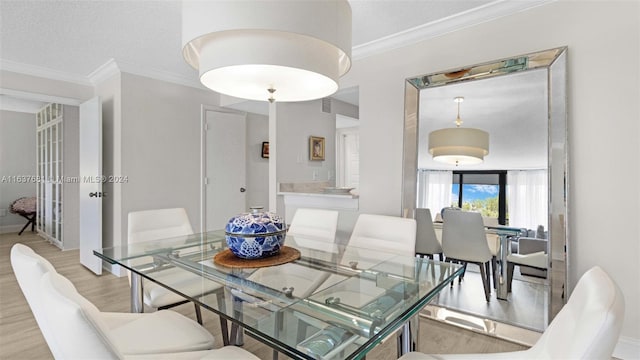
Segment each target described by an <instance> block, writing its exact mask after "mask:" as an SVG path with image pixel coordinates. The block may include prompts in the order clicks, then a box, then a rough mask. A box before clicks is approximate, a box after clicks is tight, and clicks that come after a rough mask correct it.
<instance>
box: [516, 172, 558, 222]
mask: <svg viewBox="0 0 640 360" xmlns="http://www.w3.org/2000/svg"><path fill="white" fill-rule="evenodd" d="M548 204H549V187H548V178H547V171H546V170H522V171H508V172H507V206H508V211H509V226H514V227H520V228H527V229H533V230H536V228H537V227H538V225H543V226H544V227H545V230H547V227H548V225H547V221H548V215H547V214H548V211H547V210H548Z"/></svg>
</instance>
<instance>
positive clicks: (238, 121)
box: [202, 108, 247, 231]
mask: <svg viewBox="0 0 640 360" xmlns="http://www.w3.org/2000/svg"><path fill="white" fill-rule="evenodd" d="M202 121H203V127H202V129H203V136H202V141H203V144H202V145H203V146H202V149H203V153H202V167H203V168H202V174H203V182H202V183H203V194H202V202H203V205H202V227H203V231H212V230H219V229H222V228H224V226H225V225H226V223H227V221H228V220H229V219H230V218H231V217H233V216H235V215H237V214H239V213H242V212H246V210H247V204H246V190H247V189H246V137H247V136H246V134H247V125H246V114H244V113H238V112H231V111H224V110H218V109H208V108H203V116H202Z"/></svg>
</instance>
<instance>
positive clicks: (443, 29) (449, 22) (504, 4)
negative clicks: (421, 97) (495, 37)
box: [352, 0, 557, 60]
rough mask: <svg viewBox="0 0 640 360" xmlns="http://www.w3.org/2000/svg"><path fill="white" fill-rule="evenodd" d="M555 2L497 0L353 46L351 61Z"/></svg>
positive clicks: (545, 0)
mask: <svg viewBox="0 0 640 360" xmlns="http://www.w3.org/2000/svg"><path fill="white" fill-rule="evenodd" d="M555 1H557V0H528V1H508V0H497V1H494V2H492V3H489V4H487V5H484V6H480V7H477V8H475V9H471V10H468V11H464V12H461V13H459V14H456V15H453V16H449V17H446V18H443V19H440V20H437V21H433V22H430V23H426V24H423V25H420V26H416V27H414V28H411V29H407V30H404V31H401V32H398V33H395V34H392V35H389V36H385V37H382V38H380V39H377V40H374V41H370V42H368V43H365V44H362V45H358V46H354V48H353V52H352V57H353V59H354V60H358V59H363V58H366V57H368V56H372V55H376V54H380V53H383V52H386V51H389V50H393V49H397V48H400V47H404V46H408V45H412V44H415V43H418V42H420V41H423V40H427V39H430V38H434V37H437V36H440V35H444V34H446V33H450V32H453V31H456V30H460V29H463V28H466V27H470V26H474V25H478V24H481V23H484V22H487V21H491V20H495V19H497V18H501V17H504V16H508V15H511V14H515V13H517V12H521V11H525V10H529V9H531V8H534V7H538V6H541V5H544V4H547V3H551V2H555Z"/></svg>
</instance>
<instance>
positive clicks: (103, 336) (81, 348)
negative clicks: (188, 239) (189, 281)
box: [39, 272, 258, 360]
mask: <svg viewBox="0 0 640 360" xmlns="http://www.w3.org/2000/svg"><path fill="white" fill-rule="evenodd" d="M39 286H40V287H41V288H42V295H43V296H44V297H45V298H46V300H47V301H46V302H45V303H44V308H45V311H44V315H45V317H46V321H47V323H48V324H50V326H51V327H52V329H51V330H52V331H53V332H52V337H53V338H54V340H55V343H56V352H55V353H54V357H55V358H56V359H231V358H233V359H251V360H255V359H258V358H257V357H255V356H254V355H253V354H251V353H249V352H247V351H246V350H243V349H240V348H236V347H223V349H222V350H208V351H203V350H194V351H188V350H187V351H180V350H178V349H169V346H168V345H169V344H170V343H173V342H175V341H176V339H182V338H185V337H188V336H189V335H190V334H189V332H188V331H185V330H188V329H185V328H181V329H178V328H177V327H178V326H179V324H177V323H168V324H162V327H167V326H169V327H173V329H174V330H175V334H173V335H174V336H176V338H171V337H168V336H159V335H160V334H159V331H162V329H160V326H161V324H153V323H149V324H147V326H134V327H133V328H132V329H131V330H135V332H131V334H130V336H131V335H134V334H136V333H137V334H138V336H137V340H143V341H145V342H148V343H156V344H158V345H157V346H159V347H164V350H172V351H163V352H155V353H146V352H144V351H142V349H141V344H140V343H139V342H136V339H132V338H125V337H124V336H123V335H124V334H122V333H114V332H113V331H112V330H111V328H110V326H109V323H108V321H105V319H104V317H103V316H102V314H103V313H101V312H100V311H99V310H98V309H97V308H96V307H95V306H94V305H93V304H92V303H91V302H89V301H88V300H87V299H85V298H84V297H82V296H81V295H80V294H78V292H77V291H76V289H75V287H74V286H73V284H72V283H71V282H70V281H69V280H68V279H67V278H65V277H64V276H62V275H60V274H58V273H55V272H47V273H45V274H44V275H43V276H42V278H41V280H40V283H39ZM158 313H172V311H170V310H164V311H160V312H158ZM140 316H144V317H145V318H150V317H152V316H154V314H141V315H140ZM185 319H186V318H185ZM187 320H188V319H187ZM189 321H190V322H191V323H192V325H193V327H194V328H195V327H198V328H200V329H201V331H203V332H206V330H205V329H204V328H202V327H200V325H198V324H197V323H196V322H195V321H191V320H189ZM125 326H126V325H125ZM181 331H184V332H183V333H181ZM209 336H211V335H210V334H209ZM141 338H142V339H141ZM211 339H213V337H211Z"/></svg>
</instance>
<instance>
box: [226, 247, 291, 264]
mask: <svg viewBox="0 0 640 360" xmlns="http://www.w3.org/2000/svg"><path fill="white" fill-rule="evenodd" d="M299 258H300V251H298V250H297V249H294V248H292V247H288V246H283V247H282V248H281V249H280V252H279V253H277V254H276V255H273V256H269V257H266V258H262V259H242V258H239V257H237V256H235V255H234V254H233V253H232V252H231V250H229V249H226V250H223V251H221V252H219V253H217V254H216V255H215V256H214V257H213V262H214V263H215V264H217V265H220V266H225V267H229V268H261V267H267V266H275V265H282V264H286V263H288V262H291V261H294V260H298V259H299Z"/></svg>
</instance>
